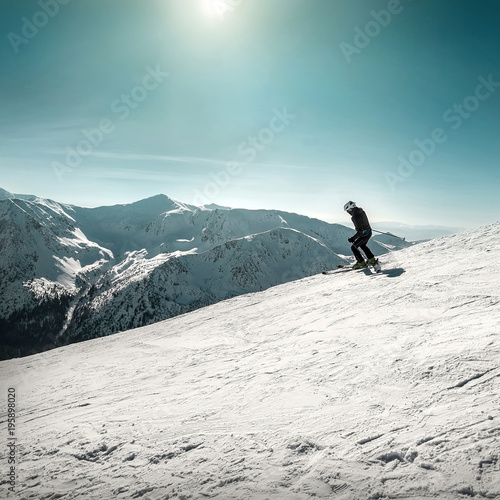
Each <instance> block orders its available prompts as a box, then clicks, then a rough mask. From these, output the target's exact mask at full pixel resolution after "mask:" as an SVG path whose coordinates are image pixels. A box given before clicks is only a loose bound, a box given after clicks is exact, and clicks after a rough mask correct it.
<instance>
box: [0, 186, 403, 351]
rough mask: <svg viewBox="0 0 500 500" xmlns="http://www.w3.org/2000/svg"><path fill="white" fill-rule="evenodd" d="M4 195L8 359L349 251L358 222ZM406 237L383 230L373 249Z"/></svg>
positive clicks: (283, 276) (2, 272)
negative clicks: (350, 224) (91, 205)
mask: <svg viewBox="0 0 500 500" xmlns="http://www.w3.org/2000/svg"><path fill="white" fill-rule="evenodd" d="M0 194H1V193H0ZM1 197H3V198H4V199H3V200H0V238H1V243H0V245H1V256H0V329H1V330H2V332H5V333H4V337H3V340H2V342H1V345H0V351H1V352H0V359H5V358H7V357H12V356H23V355H27V354H33V353H35V352H40V351H43V350H46V349H49V348H52V347H56V346H60V345H64V344H67V343H70V342H76V341H80V340H85V339H88V338H94V337H101V336H103V335H108V334H111V333H116V332H118V331H122V330H127V329H130V328H133V327H139V326H144V325H147V324H151V323H154V322H156V321H159V320H163V319H166V318H169V317H172V316H175V315H178V314H182V313H185V312H188V311H192V310H194V309H196V308H199V307H202V306H206V305H208V304H213V303H215V302H217V301H220V300H224V299H227V298H230V297H234V296H236V295H241V294H244V293H249V292H254V291H260V290H264V289H266V288H268V287H270V286H274V285H277V284H280V283H284V282H288V281H292V280H294V279H300V278H303V277H304V276H308V275H311V274H316V273H318V272H320V271H322V270H325V269H331V268H334V267H336V266H337V264H339V263H342V262H345V256H346V255H349V254H350V250H349V246H350V245H349V243H348V242H347V237H348V235H350V234H352V229H349V228H346V227H344V226H341V225H338V224H328V223H326V222H322V221H320V220H316V219H311V218H308V217H305V216H301V215H297V214H292V213H286V212H280V211H270V210H242V209H234V210H231V209H225V208H216V207H214V208H207V207H195V206H193V205H187V204H184V203H181V202H178V201H175V200H172V199H171V198H169V197H167V196H164V195H159V196H154V197H152V198H148V199H146V200H142V201H138V202H136V203H132V204H128V205H116V206H110V207H99V208H82V207H77V206H72V205H65V204H61V203H57V202H55V201H51V200H45V199H41V198H37V197H35V196H22V197H17V195H12V194H10V193H7V192H3V194H2V196H1ZM407 245H408V244H407V243H404V242H401V241H400V240H397V239H395V238H390V237H387V236H381V237H377V238H375V239H374V240H373V243H372V244H371V247H372V249H373V250H374V252H375V253H377V254H384V253H386V252H387V251H392V250H395V249H398V248H401V247H404V246H407Z"/></svg>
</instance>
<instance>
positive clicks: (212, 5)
mask: <svg viewBox="0 0 500 500" xmlns="http://www.w3.org/2000/svg"><path fill="white" fill-rule="evenodd" d="M237 3H238V2H237V1H236V0H202V7H203V11H204V13H205V15H206V16H207V17H208V18H210V19H218V20H220V21H222V20H223V19H224V17H225V16H226V14H228V13H229V12H232V11H233V10H234V5H236V4H237Z"/></svg>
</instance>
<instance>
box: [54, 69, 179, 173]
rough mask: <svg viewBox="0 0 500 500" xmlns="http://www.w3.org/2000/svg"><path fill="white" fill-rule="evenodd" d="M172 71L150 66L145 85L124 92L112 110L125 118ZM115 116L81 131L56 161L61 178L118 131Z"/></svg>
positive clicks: (119, 116)
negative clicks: (62, 155) (107, 137)
mask: <svg viewBox="0 0 500 500" xmlns="http://www.w3.org/2000/svg"><path fill="white" fill-rule="evenodd" d="M169 75H170V74H169V73H167V72H164V71H162V70H161V68H160V65H159V64H157V65H156V68H152V67H151V66H148V67H147V68H146V74H145V75H144V77H143V78H142V84H141V85H136V86H135V87H133V88H132V89H131V90H130V92H129V93H128V94H122V95H121V96H120V98H118V99H115V100H114V101H113V102H112V103H111V105H110V110H111V112H112V113H113V114H114V115H115V117H116V118H118V120H120V121H125V120H126V119H127V118H128V117H129V116H130V113H131V112H132V110H133V109H135V108H137V107H138V106H139V104H140V103H141V102H143V101H144V100H146V98H147V97H148V95H149V93H150V92H152V91H154V90H156V89H157V88H158V87H159V86H160V85H161V84H162V83H163V82H164V81H165V79H166V78H168V76H169ZM116 118H115V119H114V120H113V119H112V118H103V119H102V120H101V121H100V122H99V123H98V125H97V127H95V128H90V129H83V130H81V135H82V139H81V140H80V141H79V142H78V143H77V144H76V145H75V146H66V150H65V153H66V155H65V161H64V163H61V162H57V161H55V162H53V163H52V168H53V170H54V173H55V174H56V176H57V178H58V179H59V181H62V178H63V176H64V175H66V174H69V173H71V172H73V171H74V170H75V169H76V168H78V167H79V166H81V164H82V163H83V161H84V159H85V158H86V157H88V156H90V155H91V154H92V153H93V152H94V151H95V149H96V148H98V147H99V146H101V145H102V143H103V142H104V140H105V138H106V136H109V135H110V134H112V133H113V132H114V131H115V130H116Z"/></svg>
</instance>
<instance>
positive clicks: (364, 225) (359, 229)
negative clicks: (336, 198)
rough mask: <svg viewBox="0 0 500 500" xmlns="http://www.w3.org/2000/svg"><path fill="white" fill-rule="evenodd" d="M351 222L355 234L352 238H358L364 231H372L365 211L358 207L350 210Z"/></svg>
mask: <svg viewBox="0 0 500 500" xmlns="http://www.w3.org/2000/svg"><path fill="white" fill-rule="evenodd" d="M351 220H352V223H353V224H354V227H355V229H356V234H355V235H354V236H353V238H359V237H360V236H361V235H362V234H363V232H364V231H368V230H370V231H371V229H372V228H371V226H370V222H369V221H368V217H367V215H366V213H365V211H364V210H363V209H362V208H360V207H354V208H353V209H352V214H351Z"/></svg>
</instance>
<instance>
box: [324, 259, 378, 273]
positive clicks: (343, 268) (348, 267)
mask: <svg viewBox="0 0 500 500" xmlns="http://www.w3.org/2000/svg"><path fill="white" fill-rule="evenodd" d="M370 267H371V268H373V270H374V271H375V272H376V273H377V274H378V273H381V272H382V267H381V266H380V262H379V261H378V259H377V261H376V262H375V263H374V264H367V265H366V267H360V268H358V269H353V267H352V264H348V265H343V264H339V265H338V266H337V269H332V270H330V271H323V273H322V274H336V273H339V272H342V271H363V270H364V269H369V268H370Z"/></svg>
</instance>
